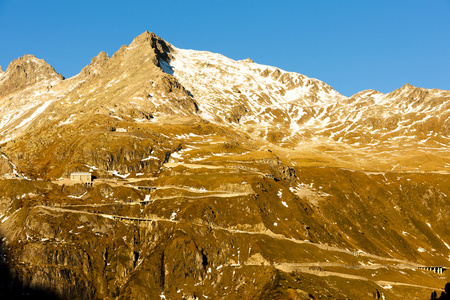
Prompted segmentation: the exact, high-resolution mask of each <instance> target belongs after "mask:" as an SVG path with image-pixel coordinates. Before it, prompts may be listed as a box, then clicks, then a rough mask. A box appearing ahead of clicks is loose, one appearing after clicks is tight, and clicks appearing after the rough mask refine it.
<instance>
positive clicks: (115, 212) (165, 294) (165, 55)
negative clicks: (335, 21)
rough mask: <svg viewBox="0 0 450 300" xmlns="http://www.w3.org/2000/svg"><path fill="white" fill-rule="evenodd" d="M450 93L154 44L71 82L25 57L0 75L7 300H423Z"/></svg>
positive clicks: (433, 262) (434, 260)
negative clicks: (351, 89)
mask: <svg viewBox="0 0 450 300" xmlns="http://www.w3.org/2000/svg"><path fill="white" fill-rule="evenodd" d="M449 97H450V92H449V91H441V90H427V89H422V88H418V87H413V86H411V85H405V86H403V87H401V88H400V89H398V90H396V91H393V92H391V93H388V94H382V93H379V92H377V91H373V90H368V91H363V92H360V93H358V94H355V95H353V96H352V97H349V98H346V97H344V96H342V95H340V94H339V93H338V92H336V91H334V90H333V89H332V88H331V87H330V86H328V85H327V84H325V83H323V82H321V81H319V80H317V79H311V78H308V77H306V76H304V75H301V74H297V73H289V72H285V71H282V70H280V69H277V68H274V67H270V66H262V65H259V64H257V63H255V62H253V61H252V60H250V59H246V60H242V61H233V60H231V59H228V58H226V57H224V56H221V55H219V54H214V53H209V52H201V51H194V50H183V49H179V48H176V47H175V46H173V45H171V44H170V43H168V42H166V41H164V40H163V39H161V38H159V37H158V36H156V35H155V34H153V33H150V32H144V33H143V34H142V35H140V36H138V37H137V38H135V39H134V40H133V41H132V43H131V44H130V45H129V46H122V47H121V48H120V49H119V50H118V51H117V52H116V53H114V54H113V55H112V56H111V57H108V55H107V54H106V53H105V52H100V53H99V54H98V55H97V56H96V57H95V58H93V59H92V61H91V63H90V64H89V65H87V66H86V67H85V68H83V70H81V72H80V74H78V75H76V76H74V77H72V78H69V79H65V80H63V78H62V76H61V75H59V74H57V73H56V72H55V71H54V70H53V68H52V67H50V66H49V65H48V64H47V63H45V62H44V61H42V60H39V59H36V58H35V57H33V56H24V57H23V58H20V59H19V60H17V61H14V62H12V63H11V64H10V66H9V67H8V69H7V71H6V72H2V73H0V147H1V149H0V150H1V152H0V175H2V177H1V179H0V191H2V192H1V193H0V236H1V239H0V240H1V245H0V252H1V254H2V257H3V258H4V259H3V260H1V261H0V275H1V276H2V278H3V279H2V280H0V296H2V297H3V296H6V295H8V296H9V297H12V298H14V297H15V298H17V297H19V296H20V295H22V294H23V293H27V294H29V295H31V296H35V297H38V296H39V297H40V296H46V297H48V298H62V299H113V298H114V299H238V298H242V299H319V298H325V297H329V298H333V299H366V298H371V297H372V298H373V295H375V297H384V298H385V299H426V298H429V294H430V291H431V290H430V289H441V288H442V287H443V286H444V285H445V283H446V282H447V281H448V280H447V275H446V273H445V272H444V274H435V273H432V272H427V271H425V270H423V269H418V267H423V266H425V267H426V266H442V267H444V268H447V267H448V266H449V260H448V257H449V255H450V247H449V244H450V235H449V233H448V230H447V227H446V224H448V223H449V221H450V219H449V214H448V207H449V204H450V200H449V198H448V195H450V190H449V187H450V182H449V180H450V177H449V173H448V169H449V168H450V157H449V153H450V152H449V151H448V141H449V140H450V136H449V134H450V129H449V128H450V125H449V124H450V123H449V120H450V115H449V111H450V109H449V107H448V106H449V103H450V101H449ZM72 172H90V173H91V174H92V176H93V178H94V181H93V182H92V184H85V183H81V182H74V181H71V180H68V179H67V178H68V177H69V175H70V174H71V173H72ZM6 174H13V176H10V177H8V176H3V175H6ZM10 295H12V296H10Z"/></svg>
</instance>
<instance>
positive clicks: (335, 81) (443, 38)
mask: <svg viewBox="0 0 450 300" xmlns="http://www.w3.org/2000/svg"><path fill="white" fill-rule="evenodd" d="M0 26H1V27H0V28H2V29H1V30H0V65H2V66H3V69H4V70H6V67H7V66H8V64H9V63H10V62H11V61H12V60H14V59H17V58H18V57H20V56H23V55H24V54H34V55H35V56H37V57H38V58H42V59H45V60H46V61H47V62H48V63H50V64H51V65H52V66H53V67H54V68H55V69H56V71H57V72H59V73H61V74H62V75H63V76H65V77H71V76H73V75H76V74H77V73H78V72H79V71H80V70H81V69H82V68H83V67H84V66H85V65H87V64H88V63H89V62H90V60H91V58H92V57H94V56H95V55H97V54H98V53H99V52H100V51H102V50H103V51H106V52H107V53H108V54H109V55H110V56H111V55H112V54H113V53H114V52H115V51H117V50H118V49H119V48H120V46H122V45H125V44H129V43H131V41H132V40H133V38H134V37H136V36H137V35H139V34H141V33H142V32H144V31H146V30H148V31H153V32H155V33H156V34H157V35H159V36H160V37H162V38H163V39H165V40H166V41H168V42H170V43H172V44H173V45H175V46H176V47H179V48H184V49H196V50H207V51H211V52H218V53H221V54H224V55H226V56H228V57H230V58H232V59H236V60H239V59H244V58H247V57H250V58H251V59H253V60H254V61H255V62H257V63H261V64H266V65H272V66H277V67H279V68H281V69H283V70H287V71H293V72H298V73H301V74H304V75H306V76H309V77H314V78H318V79H320V80H322V81H324V82H326V83H328V84H329V85H331V86H332V87H333V88H335V89H336V90H337V91H338V92H340V93H342V94H344V95H346V96H351V95H352V94H354V93H356V92H358V91H361V90H365V89H375V90H379V91H381V92H390V91H392V90H395V89H397V88H399V87H401V86H402V85H404V84H405V83H410V84H412V85H415V86H420V87H425V88H439V89H448V90H450V0H441V1H438V0H427V1H425V0H423V1H418V0H417V1H416V0H409V1H403V0H358V1H356V0H355V1H347V0H328V1H325V0H324V1H321V0H315V1H302V0H292V1H284V0H278V1H273V0H271V1H265V0H260V1H244V0H241V1H234V0H227V1H222V0H209V1H178V0H171V1H133V0H129V1H103V0H94V1H84V0H79V1H70V0H69V1H53V0H45V1H36V0H0Z"/></svg>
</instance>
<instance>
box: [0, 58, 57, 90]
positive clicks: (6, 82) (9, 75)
mask: <svg viewBox="0 0 450 300" xmlns="http://www.w3.org/2000/svg"><path fill="white" fill-rule="evenodd" d="M2 72H3V71H2ZM1 76H2V77H1V79H0V80H1V81H0V97H3V96H5V95H7V94H9V93H13V92H15V91H19V90H23V89H25V88H27V87H30V86H32V85H34V84H35V83H37V82H40V81H43V80H48V79H53V80H55V82H57V81H58V80H63V79H64V78H63V77H62V76H61V75H60V74H58V73H56V71H55V69H53V67H52V66H50V65H49V64H47V63H46V62H45V61H44V60H42V59H37V58H36V57H35V56H33V55H25V56H23V57H19V59H17V60H14V61H12V62H11V63H10V65H9V66H8V68H7V69H6V72H5V73H4V74H2V75H1Z"/></svg>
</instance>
